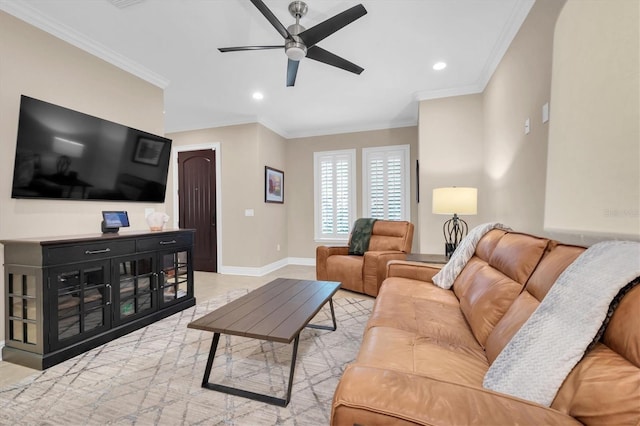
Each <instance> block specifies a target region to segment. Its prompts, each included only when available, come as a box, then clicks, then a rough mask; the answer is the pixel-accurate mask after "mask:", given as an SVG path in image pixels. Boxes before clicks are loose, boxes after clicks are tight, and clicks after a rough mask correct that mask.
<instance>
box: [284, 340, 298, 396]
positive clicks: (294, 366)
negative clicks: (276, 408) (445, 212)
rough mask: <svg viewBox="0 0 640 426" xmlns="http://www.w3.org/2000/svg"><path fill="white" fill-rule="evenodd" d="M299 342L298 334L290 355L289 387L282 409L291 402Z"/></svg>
mask: <svg viewBox="0 0 640 426" xmlns="http://www.w3.org/2000/svg"><path fill="white" fill-rule="evenodd" d="M299 341H300V333H298V334H297V335H296V339H295V340H294V341H293V353H292V354H291V370H290V371H289V387H288V388H287V395H286V396H285V399H284V405H283V407H286V406H287V404H289V401H291V388H292V387H293V373H295V370H296V357H297V356H298V342H299Z"/></svg>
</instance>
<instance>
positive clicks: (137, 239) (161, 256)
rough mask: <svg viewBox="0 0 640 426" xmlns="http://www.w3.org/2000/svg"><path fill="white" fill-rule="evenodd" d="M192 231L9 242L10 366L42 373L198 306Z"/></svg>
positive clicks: (4, 351)
mask: <svg viewBox="0 0 640 426" xmlns="http://www.w3.org/2000/svg"><path fill="white" fill-rule="evenodd" d="M194 232H195V231H193V230H168V231H160V232H135V231H128V232H121V233H119V234H92V235H82V236H69V237H58V238H56V237H54V238H46V239H39V238H27V239H19V240H4V241H0V243H2V244H4V256H5V267H4V274H5V275H4V277H5V346H4V347H3V349H2V359H3V360H4V361H9V362H13V363H16V364H21V365H24V366H27V367H31V368H36V369H39V370H43V369H45V368H48V367H51V366H52V365H55V364H58V363H60V362H62V361H64V360H67V359H69V358H72V357H74V356H76V355H78V354H81V353H83V352H85V351H87V350H89V349H93V348H95V347H97V346H99V345H101V344H104V343H106V342H108V341H110V340H113V339H115V338H117V337H120V336H123V335H125V334H127V333H130V332H132V331H134V330H137V329H139V328H142V327H144V326H146V325H148V324H151V323H152V322H155V321H157V320H159V319H162V318H165V317H167V316H169V315H172V314H174V313H176V312H179V311H181V310H183V309H186V308H188V307H191V306H193V305H195V298H194V295H193V267H192V250H193V238H194Z"/></svg>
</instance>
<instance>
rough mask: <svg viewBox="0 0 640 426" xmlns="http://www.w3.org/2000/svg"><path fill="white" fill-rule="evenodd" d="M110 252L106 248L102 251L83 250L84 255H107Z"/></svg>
mask: <svg viewBox="0 0 640 426" xmlns="http://www.w3.org/2000/svg"><path fill="white" fill-rule="evenodd" d="M110 251H111V249H110V248H106V249H103V250H85V252H84V254H100V253H109V252H110Z"/></svg>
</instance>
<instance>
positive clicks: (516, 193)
mask: <svg viewBox="0 0 640 426" xmlns="http://www.w3.org/2000/svg"><path fill="white" fill-rule="evenodd" d="M563 4H564V1H558V0H538V1H536V3H535V4H534V6H533V7H532V9H531V11H530V12H529V16H528V17H527V19H526V20H525V22H524V24H523V25H522V27H521V28H520V31H519V32H518V34H517V35H516V37H515V39H514V40H513V42H512V43H511V46H510V47H509V49H508V50H507V52H506V54H505V55H504V57H503V58H502V61H501V62H500V65H499V66H498V68H497V69H496V71H495V72H494V74H493V76H492V77H491V80H490V81H489V84H488V85H487V87H486V89H485V91H484V96H483V101H484V104H483V108H484V161H483V163H484V177H485V180H484V185H483V186H484V193H483V197H482V199H483V210H482V214H483V216H484V217H485V218H488V219H489V220H497V221H500V222H502V223H504V224H506V225H508V226H510V227H512V228H513V229H517V230H518V231H522V232H529V233H533V234H536V235H541V234H542V233H543V222H544V197H545V181H546V162H547V141H548V132H549V122H547V123H542V106H543V105H544V104H545V103H546V102H549V100H550V98H551V63H552V53H553V33H554V27H555V22H556V20H557V17H558V14H559V13H560V10H561V9H562V6H563ZM527 118H529V120H530V126H531V132H530V133H529V134H525V132H524V127H525V120H526V119H527ZM554 119H555V117H554Z"/></svg>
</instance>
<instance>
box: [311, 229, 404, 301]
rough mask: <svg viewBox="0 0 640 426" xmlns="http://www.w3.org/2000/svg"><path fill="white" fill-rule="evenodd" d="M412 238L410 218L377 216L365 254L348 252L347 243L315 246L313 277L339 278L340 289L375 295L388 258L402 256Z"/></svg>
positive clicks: (320, 278)
mask: <svg viewBox="0 0 640 426" xmlns="http://www.w3.org/2000/svg"><path fill="white" fill-rule="evenodd" d="M412 242H413V224H412V223H411V222H406V221H392V220H378V221H376V222H375V224H374V225H373V231H372V232H371V240H370V241H369V250H368V251H367V252H366V253H365V254H364V256H356V255H349V247H348V246H344V247H328V246H319V247H317V248H316V279H318V280H321V281H340V282H341V283H342V288H343V289H347V290H352V291H357V292H359V293H365V294H368V295H370V296H377V295H378V290H379V289H380V285H381V284H382V281H384V279H385V278H386V275H387V262H388V261H390V260H405V259H406V257H407V253H409V252H410V251H411V243H412Z"/></svg>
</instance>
